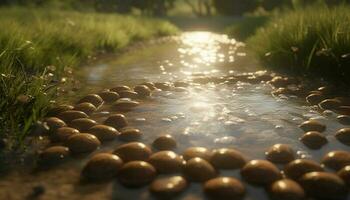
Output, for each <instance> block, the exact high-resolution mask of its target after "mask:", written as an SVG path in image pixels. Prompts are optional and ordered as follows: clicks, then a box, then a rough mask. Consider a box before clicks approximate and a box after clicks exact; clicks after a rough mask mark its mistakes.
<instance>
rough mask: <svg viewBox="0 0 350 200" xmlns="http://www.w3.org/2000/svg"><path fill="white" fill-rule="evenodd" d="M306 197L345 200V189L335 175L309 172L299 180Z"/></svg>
mask: <svg viewBox="0 0 350 200" xmlns="http://www.w3.org/2000/svg"><path fill="white" fill-rule="evenodd" d="M300 184H301V186H302V187H303V188H304V190H305V192H306V194H307V196H309V197H313V198H315V199H327V200H333V199H334V200H338V199H345V198H346V195H347V192H348V191H347V188H346V186H345V183H344V181H343V180H342V179H341V178H340V177H339V176H337V175H336V174H332V173H328V172H310V173H307V174H305V175H304V176H302V177H301V179H300Z"/></svg>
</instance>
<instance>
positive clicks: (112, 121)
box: [104, 114, 129, 130]
mask: <svg viewBox="0 0 350 200" xmlns="http://www.w3.org/2000/svg"><path fill="white" fill-rule="evenodd" d="M104 124H105V125H107V126H111V127H113V128H115V129H118V130H119V129H122V128H124V127H126V126H127V125H128V124H129V123H128V121H127V120H126V117H125V116H124V115H123V114H114V115H111V116H109V117H108V118H107V119H106V120H105V121H104Z"/></svg>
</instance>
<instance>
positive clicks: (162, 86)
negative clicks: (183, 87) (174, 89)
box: [154, 82, 171, 91]
mask: <svg viewBox="0 0 350 200" xmlns="http://www.w3.org/2000/svg"><path fill="white" fill-rule="evenodd" d="M154 86H156V88H158V89H161V90H164V91H169V90H171V84H170V83H167V82H165V83H154Z"/></svg>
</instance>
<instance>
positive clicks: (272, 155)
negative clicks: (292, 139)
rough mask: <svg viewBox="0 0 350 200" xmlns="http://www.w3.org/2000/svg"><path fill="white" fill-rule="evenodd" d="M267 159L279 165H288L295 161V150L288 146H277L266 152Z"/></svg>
mask: <svg viewBox="0 0 350 200" xmlns="http://www.w3.org/2000/svg"><path fill="white" fill-rule="evenodd" d="M265 155H266V159H267V160H269V161H271V162H273V163H278V164H287V163H289V162H291V161H293V160H294V159H295V153H294V150H293V149H292V148H291V147H290V146H289V145H286V144H275V145H273V146H272V147H270V148H269V149H268V150H267V152H265Z"/></svg>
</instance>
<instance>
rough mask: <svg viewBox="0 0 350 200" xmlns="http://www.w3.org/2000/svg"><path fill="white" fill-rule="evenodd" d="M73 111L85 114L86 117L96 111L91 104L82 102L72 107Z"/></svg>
mask: <svg viewBox="0 0 350 200" xmlns="http://www.w3.org/2000/svg"><path fill="white" fill-rule="evenodd" d="M74 110H77V111H82V112H84V113H86V114H87V115H91V114H92V113H94V112H95V111H96V110H97V108H96V107H95V106H94V104H92V103H89V102H84V103H79V104H77V105H76V106H75V107H74Z"/></svg>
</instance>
